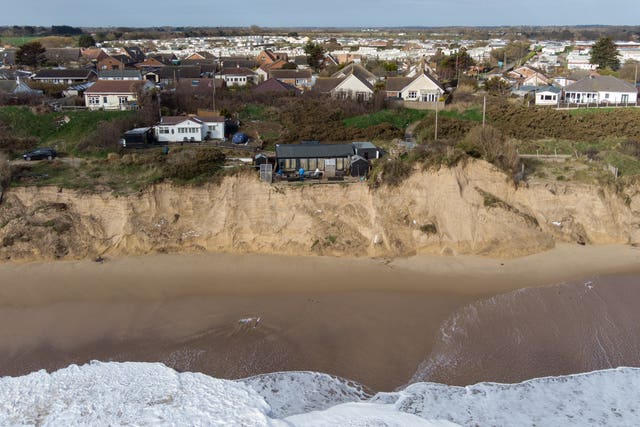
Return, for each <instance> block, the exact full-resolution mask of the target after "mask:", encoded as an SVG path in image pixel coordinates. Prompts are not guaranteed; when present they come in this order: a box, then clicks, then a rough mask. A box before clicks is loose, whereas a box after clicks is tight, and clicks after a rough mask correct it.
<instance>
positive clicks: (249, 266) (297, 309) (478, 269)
mask: <svg viewBox="0 0 640 427" xmlns="http://www.w3.org/2000/svg"><path fill="white" fill-rule="evenodd" d="M637 273H640V250H638V249H635V248H632V247H629V246H593V247H591V246H579V245H563V246H559V247H557V248H556V249H553V250H551V251H548V252H544V253H541V254H537V255H532V256H528V257H524V258H517V259H510V260H496V259H488V258H480V257H426V256H419V257H412V258H404V259H395V260H381V259H350V258H329V257H282V256H265V255H226V254H206V255H153V256H144V257H126V258H114V259H108V260H106V261H105V262H104V263H96V262H93V261H88V260H86V261H64V262H50V263H22V264H18V263H7V264H0V324H1V325H2V327H0V375H20V374H24V373H27V372H30V371H33V370H37V369H47V370H51V369H56V368H60V367H64V366H67V365H69V364H70V363H85V362H86V361H89V360H92V359H99V360H117V361H125V360H128V361H160V362H163V363H165V364H167V365H168V366H171V367H174V368H176V369H178V370H183V371H184V370H189V371H199V372H204V373H207V374H211V375H214V376H217V377H224V378H240V377H246V376H250V375H255V374H258V373H263V372H273V371H280V370H313V371H321V372H327V373H331V374H335V375H339V376H343V377H346V378H350V379H353V380H356V381H359V382H362V383H363V384H365V385H367V386H369V387H371V388H373V389H375V390H391V389H393V388H395V387H397V386H400V385H402V384H405V383H406V382H407V381H409V379H410V378H411V377H412V376H413V375H414V373H415V372H416V369H417V367H418V366H419V365H420V364H421V363H423V362H424V360H425V359H426V358H427V356H428V355H429V354H430V353H431V351H432V350H433V347H434V344H435V343H436V342H437V340H438V337H439V336H440V333H439V332H440V327H441V325H442V324H443V322H445V321H446V320H447V319H448V318H449V316H451V315H452V313H455V312H456V311H457V310H460V309H461V308H463V307H464V306H466V305H468V304H471V303H473V302H475V301H478V300H482V299H487V298H490V297H492V296H494V295H497V294H501V293H505V292H509V291H512V290H515V289H520V288H523V287H531V286H543V285H550V284H557V283H561V282H567V281H572V280H579V279H583V278H589V277H593V276H603V275H612V274H631V275H633V274H637ZM438 345H439V347H442V346H441V345H440V344H438ZM523 375H524V374H523ZM445 380H446V378H445ZM456 381H459V379H456ZM460 381H463V380H460Z"/></svg>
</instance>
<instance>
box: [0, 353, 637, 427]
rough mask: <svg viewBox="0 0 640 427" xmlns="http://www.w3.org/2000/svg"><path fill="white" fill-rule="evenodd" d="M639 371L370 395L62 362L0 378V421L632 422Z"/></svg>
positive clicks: (331, 385) (277, 381)
mask: <svg viewBox="0 0 640 427" xmlns="http://www.w3.org/2000/svg"><path fill="white" fill-rule="evenodd" d="M639 390H640V369H637V368H618V369H610V370H604V371H596V372H591V373H587V374H579V375H569V376H562V377H546V378H539V379H534V380H530V381H525V382H522V383H518V384H496V383H480V384H476V385H473V386H467V387H453V386H446V385H442V384H435V383H416V384H412V385H410V386H408V387H406V388H405V389H403V390H400V391H398V392H393V393H378V394H376V395H375V396H373V397H370V396H369V395H368V394H367V393H366V391H365V390H364V389H363V388H362V387H361V386H359V385H358V384H356V383H353V382H351V381H347V380H343V379H341V378H338V377H333V376H330V375H326V374H320V373H315V372H281V373H275V374H266V375H260V376H258V377H252V378H247V379H244V380H238V381H231V380H222V379H216V378H212V377H209V376H207V375H204V374H198V373H178V372H176V371H174V370H173V369H170V368H167V367H166V366H164V365H162V364H158V363H133V362H127V363H115V362H109V363H101V362H92V363H90V364H87V365H83V366H76V365H71V366H69V367H67V368H65V369H61V370H59V371H56V372H53V373H47V372H45V371H39V372H34V373H31V374H29V375H25V376H22V377H15V378H12V377H4V378H0V425H66V426H72V425H124V424H132V425H194V426H199V425H203V426H204V425H207V426H208V425H214V426H217V425H242V426H289V427H291V426H335V425H350V426H372V425H375V426H381V427H384V426H389V427H391V426H451V425H510V426H530V425H536V426H557V425H563V426H567V425H568V426H571V425H575V426H578V425H580V426H589V425H591V426H604V425H607V426H634V425H639V424H640V413H639V412H638V411H640V409H639V408H640V392H639Z"/></svg>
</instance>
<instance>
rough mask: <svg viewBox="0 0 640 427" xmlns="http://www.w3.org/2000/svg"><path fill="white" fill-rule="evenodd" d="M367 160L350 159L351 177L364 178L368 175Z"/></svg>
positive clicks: (356, 157)
mask: <svg viewBox="0 0 640 427" xmlns="http://www.w3.org/2000/svg"><path fill="white" fill-rule="evenodd" d="M369 166H370V165H369V160H367V159H365V158H364V157H362V156H358V155H355V156H353V157H351V176H354V177H366V176H367V175H368V174H369Z"/></svg>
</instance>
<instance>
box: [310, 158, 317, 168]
mask: <svg viewBox="0 0 640 427" xmlns="http://www.w3.org/2000/svg"><path fill="white" fill-rule="evenodd" d="M317 167H318V159H309V170H316V169H317Z"/></svg>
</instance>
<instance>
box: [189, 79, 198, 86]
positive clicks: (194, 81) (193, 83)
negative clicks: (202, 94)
mask: <svg viewBox="0 0 640 427" xmlns="http://www.w3.org/2000/svg"><path fill="white" fill-rule="evenodd" d="M199 85H200V82H199V81H198V80H191V86H199Z"/></svg>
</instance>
